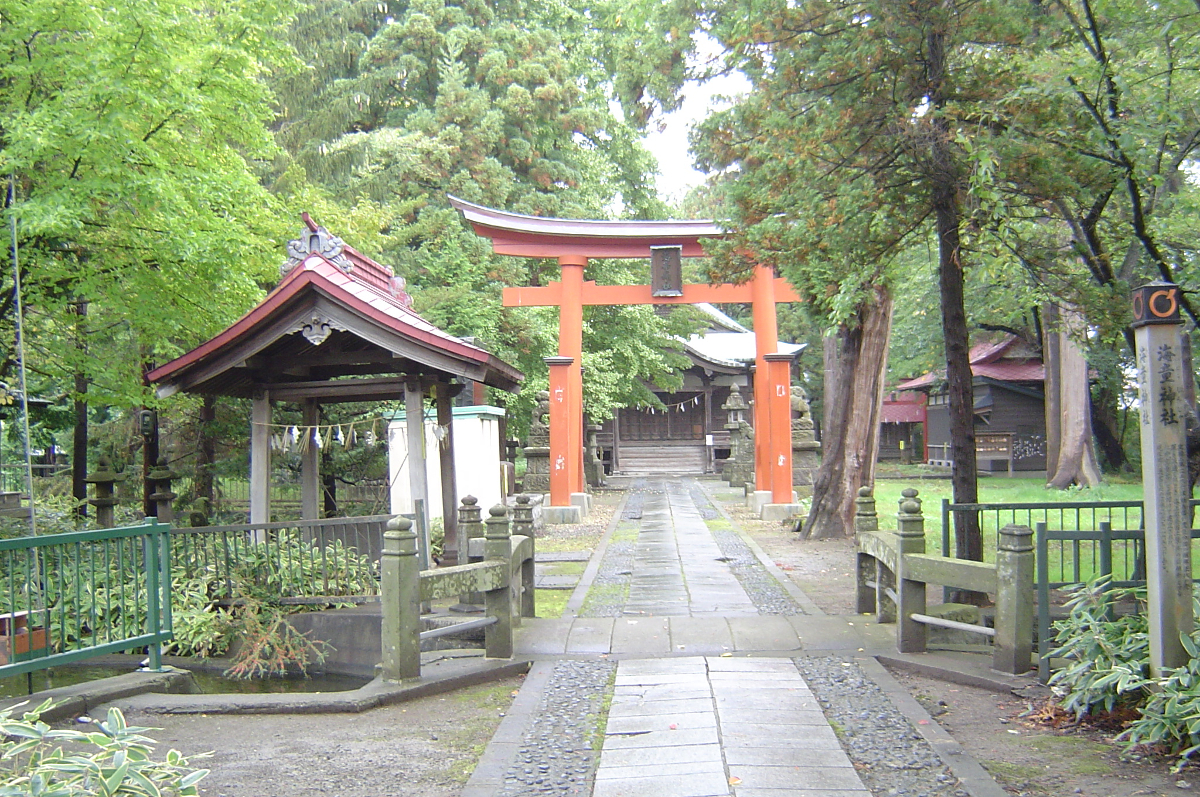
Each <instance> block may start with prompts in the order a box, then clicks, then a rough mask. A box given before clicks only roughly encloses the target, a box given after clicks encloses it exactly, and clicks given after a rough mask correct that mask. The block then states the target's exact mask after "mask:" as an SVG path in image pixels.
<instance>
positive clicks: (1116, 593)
mask: <svg viewBox="0 0 1200 797" xmlns="http://www.w3.org/2000/svg"><path fill="white" fill-rule="evenodd" d="M1069 593H1070V595H1071V597H1070V599H1069V600H1068V601H1067V604H1066V605H1067V608H1069V609H1070V610H1071V613H1070V615H1069V616H1068V617H1067V619H1065V620H1060V621H1058V622H1057V623H1055V624H1054V628H1055V630H1056V632H1057V633H1056V635H1055V638H1054V641H1055V642H1056V643H1057V644H1058V647H1057V648H1055V649H1054V650H1052V651H1051V652H1050V656H1051V657H1052V658H1063V659H1066V661H1067V664H1066V666H1064V667H1063V668H1062V669H1061V670H1058V671H1057V672H1055V673H1054V675H1053V676H1052V677H1051V678H1050V686H1051V688H1052V689H1054V692H1055V694H1056V695H1057V696H1058V697H1059V699H1060V702H1061V705H1062V707H1063V708H1064V709H1066V710H1067V711H1070V712H1071V713H1073V714H1074V715H1075V718H1076V719H1077V720H1078V719H1082V718H1083V717H1084V716H1086V715H1087V714H1090V713H1092V712H1094V711H1096V710H1097V709H1099V710H1103V711H1113V710H1114V709H1116V708H1118V707H1124V706H1129V705H1136V704H1137V703H1138V702H1140V701H1141V700H1142V698H1143V697H1144V695H1145V691H1146V687H1147V686H1148V685H1149V684H1150V680H1149V670H1150V637H1149V633H1148V630H1147V629H1148V627H1147V624H1146V617H1145V615H1144V614H1143V613H1141V612H1138V613H1133V614H1127V615H1125V616H1123V617H1115V618H1114V617H1113V612H1112V609H1113V607H1114V606H1115V605H1116V604H1117V603H1118V602H1120V601H1122V600H1125V599H1128V598H1132V599H1134V600H1135V601H1136V602H1137V605H1138V606H1139V607H1140V606H1142V605H1144V603H1145V598H1146V590H1145V588H1135V589H1128V588H1127V589H1118V588H1112V587H1109V585H1108V579H1107V578H1100V579H1094V580H1092V581H1090V582H1088V583H1087V584H1080V585H1078V586H1076V587H1075V588H1073V589H1071V590H1069Z"/></svg>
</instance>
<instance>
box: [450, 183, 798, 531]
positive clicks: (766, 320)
mask: <svg viewBox="0 0 1200 797" xmlns="http://www.w3.org/2000/svg"><path fill="white" fill-rule="evenodd" d="M450 203H451V204H452V205H453V206H454V207H455V208H457V209H458V211H459V212H460V213H462V215H463V217H464V218H465V219H466V220H467V221H468V222H469V223H470V224H471V226H472V228H474V230H475V232H476V234H478V235H480V236H482V237H484V238H488V239H490V240H491V242H492V251H493V252H495V253H497V254H502V255H515V256H518V257H553V258H556V259H557V260H558V264H559V268H560V272H561V276H560V279H559V281H557V282H551V283H550V284H549V285H546V286H539V287H509V288H505V289H504V305H505V306H506V307H532V306H542V307H558V309H559V333H558V334H559V337H558V355H557V356H555V357H548V358H546V362H547V364H548V365H549V367H550V413H549V416H550V501H549V507H547V508H546V519H547V520H548V521H551V522H553V521H555V520H558V521H560V522H562V521H573V520H575V519H577V518H578V517H579V516H580V515H581V514H582V513H583V512H585V511H586V509H587V505H588V496H587V487H586V484H585V477H584V467H583V465H584V426H583V424H584V417H583V402H584V396H583V370H582V355H583V308H584V306H585V305H628V304H697V303H701V302H713V303H746V304H750V305H752V307H753V319H754V332H755V341H756V342H755V349H756V356H755V379H754V428H755V429H756V430H757V434H756V435H755V452H754V454H755V456H754V462H755V485H754V486H755V491H754V494H753V496H751V507H752V508H753V509H754V510H755V511H757V512H760V514H761V515H762V517H764V518H779V519H782V518H785V517H788V516H790V515H791V514H793V513H794V512H795V511H796V510H797V507H796V506H795V504H794V503H793V502H794V496H793V492H792V448H791V391H790V388H789V383H790V381H791V363H792V357H793V354H791V353H785V352H781V351H779V335H778V327H777V324H776V319H775V303H776V302H792V301H797V300H798V298H799V297H797V296H796V294H795V292H794V291H793V290H792V288H791V286H790V285H788V284H787V282H786V281H785V280H782V279H780V278H778V277H776V276H775V274H774V272H773V270H772V269H771V268H770V267H768V266H764V265H759V266H757V267H756V268H755V270H754V277H753V278H752V279H751V280H750V281H749V282H748V283H746V284H743V285H731V284H723V285H685V284H683V280H682V273H681V258H684V257H700V256H702V255H703V254H704V250H703V248H702V247H701V244H700V241H701V240H702V239H705V238H721V237H723V236H724V235H725V232H724V231H723V230H721V229H720V228H719V227H718V226H717V225H716V224H715V223H713V222H711V221H593V220H580V219H552V218H542V217H537V216H525V215H521V214H517V213H509V212H506V211H503V210H496V209H494V208H488V207H483V206H481V205H476V204H473V203H471V202H467V201H464V200H462V199H458V198H457V197H450ZM591 258H645V259H649V260H650V261H651V279H650V284H649V285H597V284H596V283H595V282H594V281H591V280H585V279H584V270H585V269H586V268H587V264H588V260H589V259H591Z"/></svg>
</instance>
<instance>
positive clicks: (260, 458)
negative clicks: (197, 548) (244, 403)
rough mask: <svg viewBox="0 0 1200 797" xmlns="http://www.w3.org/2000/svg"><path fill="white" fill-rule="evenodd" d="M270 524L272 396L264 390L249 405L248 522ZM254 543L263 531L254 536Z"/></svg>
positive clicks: (258, 539) (262, 540) (258, 540)
mask: <svg viewBox="0 0 1200 797" xmlns="http://www.w3.org/2000/svg"><path fill="white" fill-rule="evenodd" d="M270 521H271V396H270V394H269V393H268V392H267V391H265V390H263V391H261V392H258V393H255V395H254V397H253V398H252V399H251V402H250V522H251V523H269V522H270ZM254 541H255V542H265V541H266V531H265V530H262V529H260V530H258V531H256V532H254Z"/></svg>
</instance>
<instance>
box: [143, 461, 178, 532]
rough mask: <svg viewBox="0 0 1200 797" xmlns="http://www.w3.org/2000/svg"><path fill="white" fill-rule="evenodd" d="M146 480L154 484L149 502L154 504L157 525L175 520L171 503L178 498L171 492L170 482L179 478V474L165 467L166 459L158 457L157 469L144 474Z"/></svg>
mask: <svg viewBox="0 0 1200 797" xmlns="http://www.w3.org/2000/svg"><path fill="white" fill-rule="evenodd" d="M146 478H147V479H150V480H151V481H153V482H154V491H153V492H151V493H150V500H151V501H153V502H154V508H155V512H156V513H157V514H156V517H157V518H158V522H159V523H170V522H171V521H173V520H174V519H175V513H174V510H173V508H172V506H171V502H172V501H174V500H175V499H176V498H178V497H179V496H178V495H176V494H175V493H173V492H171V482H172V481H174V480H175V479H178V478H179V474H178V473H176V472H175V471H173V470H171V469H170V468H169V467H167V458H166V457H159V458H158V464H157V467H155V468H154V469H153V470H152V471H150V472H149V473H148V474H146Z"/></svg>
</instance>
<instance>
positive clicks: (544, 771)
mask: <svg viewBox="0 0 1200 797" xmlns="http://www.w3.org/2000/svg"><path fill="white" fill-rule="evenodd" d="M616 669H617V665H616V664H615V663H612V662H607V661H560V662H558V664H556V665H555V666H554V673H553V674H552V675H551V676H550V680H549V682H548V683H547V684H546V689H545V692H543V693H542V700H541V703H539V704H538V712H537V714H536V716H535V717H534V719H533V722H532V723H531V727H529V728H528V729H526V731H525V736H524V738H523V739H522V744H521V747H520V749H519V750H518V754H517V760H516V762H514V764H513V765H512V767H511V768H510V769H509V770H508V772H507V773H506V774H505V776H504V788H503V789H502V790H501V791H500V793H499V794H500V797H517V796H518V795H523V794H556V795H584V794H590V793H591V780H592V775H593V772H594V771H595V766H596V752H595V751H594V750H593V749H592V743H593V742H594V741H595V739H596V735H597V734H598V733H600V732H602V731H601V729H600V728H599V721H600V715H601V712H602V710H603V704H604V696H605V695H606V694H607V693H608V691H609V690H610V688H611V683H612V679H613V675H614V673H615V672H616Z"/></svg>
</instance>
